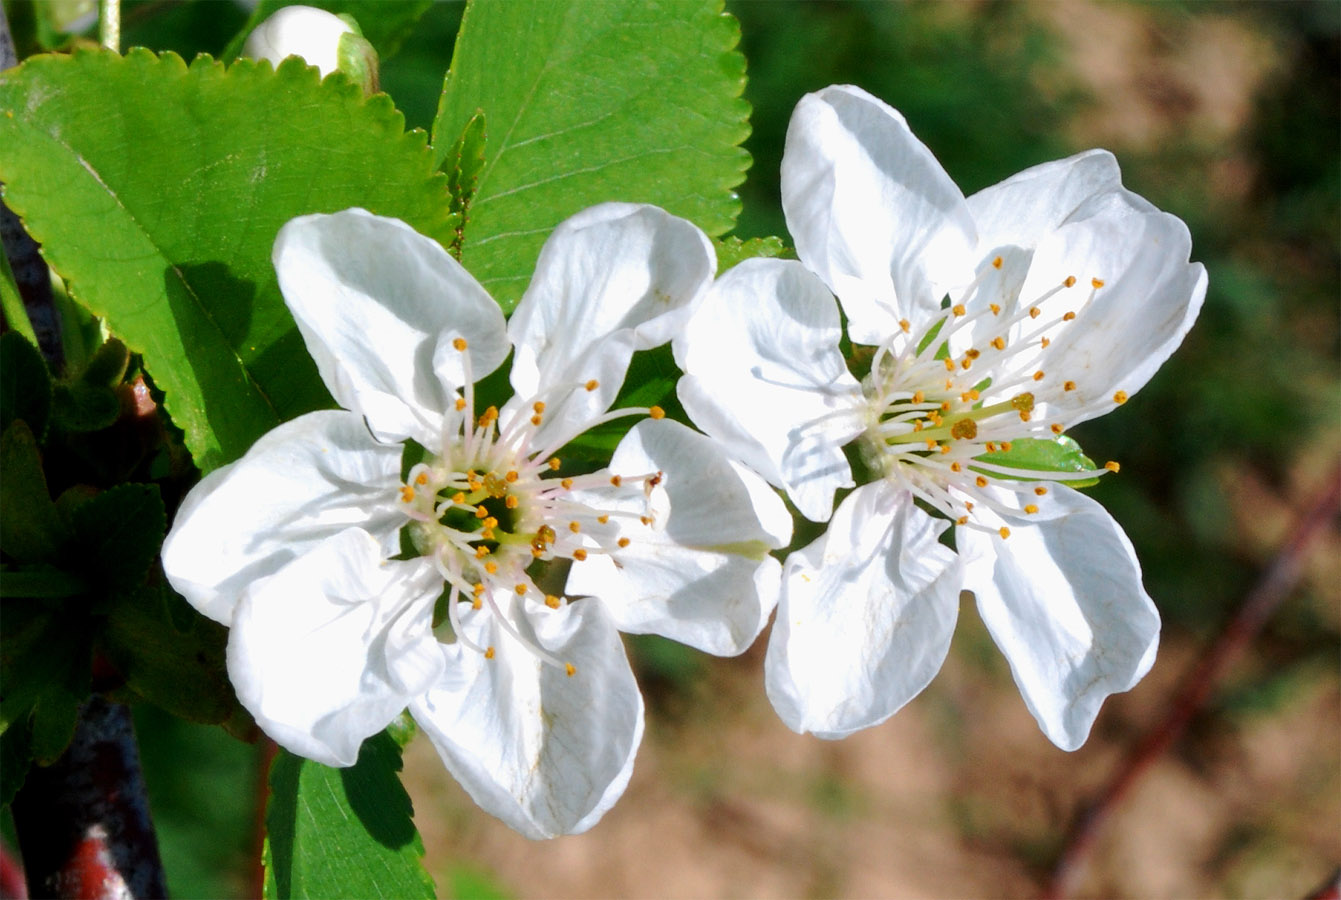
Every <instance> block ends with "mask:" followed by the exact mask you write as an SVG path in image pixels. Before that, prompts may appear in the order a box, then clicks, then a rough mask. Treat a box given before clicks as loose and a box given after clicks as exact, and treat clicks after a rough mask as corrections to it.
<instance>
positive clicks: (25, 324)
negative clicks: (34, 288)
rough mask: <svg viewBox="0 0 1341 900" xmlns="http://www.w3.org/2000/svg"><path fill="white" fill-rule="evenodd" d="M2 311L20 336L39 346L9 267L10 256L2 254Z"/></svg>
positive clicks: (0, 254) (0, 294)
mask: <svg viewBox="0 0 1341 900" xmlns="http://www.w3.org/2000/svg"><path fill="white" fill-rule="evenodd" d="M0 310H3V311H4V314H5V322H7V323H8V324H9V327H10V328H13V329H14V330H15V331H17V332H18V333H19V334H21V335H23V336H24V337H26V338H27V339H28V340H29V341H30V342H31V343H32V345H33V346H34V347H36V346H38V343H37V332H35V331H33V323H32V322H31V321H30V320H29V319H28V310H27V309H26V308H24V305H23V297H22V296H21V295H20V294H19V285H18V282H16V281H15V280H14V270H13V269H11V268H10V267H9V256H8V254H6V253H0Z"/></svg>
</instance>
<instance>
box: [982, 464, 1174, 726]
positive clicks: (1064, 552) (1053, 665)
mask: <svg viewBox="0 0 1341 900" xmlns="http://www.w3.org/2000/svg"><path fill="white" fill-rule="evenodd" d="M1048 506H1049V508H1050V509H1049V511H1048V516H1049V517H1048V518H1046V519H1044V520H1042V521H1037V522H1035V521H1034V520H1032V519H1031V518H1029V517H1023V516H1021V517H1014V516H1011V517H1006V518H1002V519H1001V522H1002V523H1003V524H1005V525H1006V526H1008V527H1009V528H1010V537H1008V538H1005V539H1002V538H1001V537H999V536H998V535H996V534H995V533H992V534H984V533H983V532H981V531H977V530H973V529H969V528H963V527H961V528H959V529H958V530H957V534H956V540H957V542H958V545H959V548H960V553H961V554H962V555H963V556H964V558H965V579H964V586H965V587H966V588H968V589H970V590H972V591H973V592H974V594H975V595H976V596H977V599H978V611H979V612H980V613H981V615H982V617H983V621H984V622H986V623H987V629H988V631H990V632H991V634H992V638H993V639H994V640H995V641H996V644H997V646H998V647H1000V648H1001V651H1002V652H1003V653H1004V654H1005V655H1006V658H1007V659H1008V660H1009V661H1010V668H1011V671H1012V672H1013V673H1014V675H1015V683H1016V685H1018V686H1019V688H1020V693H1021V694H1022V695H1023V696H1024V702H1025V704H1026V705H1028V707H1029V711H1030V712H1031V713H1033V715H1034V718H1035V719H1037V720H1038V724H1039V727H1040V728H1042V729H1043V733H1044V734H1046V735H1047V736H1048V738H1049V740H1051V741H1052V742H1053V743H1054V744H1056V745H1057V746H1058V747H1061V748H1062V749H1063V750H1074V749H1076V748H1077V747H1079V746H1080V745H1081V744H1083V743H1084V742H1085V738H1086V737H1087V736H1088V735H1089V732H1090V727H1091V726H1092V725H1093V724H1094V719H1095V717H1096V716H1097V715H1098V714H1099V707H1100V705H1101V704H1102V703H1103V701H1104V698H1106V697H1107V696H1108V695H1109V694H1114V693H1118V692H1120V691H1125V690H1129V689H1130V688H1131V687H1132V686H1133V685H1135V684H1136V682H1137V681H1139V680H1140V679H1141V677H1142V676H1144V675H1145V673H1146V672H1147V671H1148V670H1149V669H1150V666H1151V664H1152V663H1153V662H1154V660H1155V649H1156V647H1157V645H1158V642H1159V613H1158V611H1157V610H1156V609H1155V605H1154V604H1153V603H1152V602H1151V600H1150V597H1149V596H1148V595H1147V594H1146V592H1145V589H1144V588H1142V587H1141V570H1140V566H1139V564H1138V563H1137V561H1136V555H1135V553H1133V552H1132V548H1131V542H1130V541H1128V540H1127V536H1126V535H1125V534H1123V533H1122V529H1121V528H1119V527H1118V524H1117V523H1116V522H1115V521H1113V518H1112V516H1110V515H1109V514H1108V513H1107V512H1105V511H1104V509H1103V507H1102V506H1100V505H1099V504H1098V503H1096V502H1095V501H1094V500H1091V499H1090V498H1089V497H1086V496H1085V495H1083V494H1081V493H1079V492H1077V491H1073V490H1071V489H1070V488H1066V487H1062V486H1060V485H1058V486H1055V487H1053V488H1052V491H1051V492H1050V494H1049V503H1048ZM979 517H980V519H982V520H983V522H984V524H988V525H989V526H991V527H995V525H996V520H995V519H993V518H992V517H991V515H990V513H987V512H986V511H985V510H982V509H981V507H980V514H979Z"/></svg>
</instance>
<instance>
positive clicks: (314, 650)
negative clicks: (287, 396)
mask: <svg viewBox="0 0 1341 900" xmlns="http://www.w3.org/2000/svg"><path fill="white" fill-rule="evenodd" d="M274 259H275V268H276V271H277V272H278V275H279V284H280V288H281V290H282V291H283V293H284V297H285V301H286V302H287V304H288V306H289V309H290V310H291V311H292V312H293V315H294V317H295V319H296V320H297V322H298V327H299V330H300V332H301V333H302V336H303V339H304V340H305V341H306V343H307V348H308V350H309V351H310V352H311V354H312V356H313V358H314V359H315V360H316V363H317V368H318V370H319V372H320V374H321V377H322V379H323V380H324V381H325V383H326V386H327V387H328V388H329V389H330V391H331V393H332V395H333V396H334V397H335V399H336V401H337V402H338V403H339V404H340V405H341V406H342V407H344V408H343V409H340V410H333V411H326V412H315V413H310V414H308V415H305V416H301V417H299V418H297V419H294V420H293V421H291V422H288V423H285V424H283V425H280V426H279V427H277V428H275V429H274V430H273V431H271V432H270V433H269V434H267V435H265V436H264V437H262V438H261V439H260V440H259V441H258V442H257V443H256V445H255V446H253V447H252V449H251V450H250V451H248V453H247V454H246V455H245V456H244V457H243V458H242V459H240V460H238V461H237V462H235V463H232V464H231V465H228V466H225V467H223V468H221V469H218V470H216V471H214V472H211V473H210V474H209V475H208V476H206V477H205V478H204V479H203V480H202V481H201V482H200V484H199V485H198V486H197V487H196V488H195V489H194V490H193V491H192V492H191V493H190V494H189V495H188V496H187V498H186V500H185V501H184V503H183V504H182V507H181V510H180V512H179V513H178V516H177V518H176V521H175V523H174V525H173V529H172V532H171V533H170V534H169V536H168V539H167V542H166V543H165V545H164V548H163V565H164V569H165V571H166V573H167V575H168V578H169V580H170V581H171V582H172V584H173V586H174V587H176V588H177V590H179V591H180V592H181V593H182V595H183V596H185V597H186V598H187V599H188V600H189V601H190V602H191V603H192V604H193V605H194V606H195V607H196V608H197V609H199V610H200V611H201V612H203V613H205V614H206V615H209V616H211V617H212V618H214V619H216V620H218V621H220V622H222V623H224V624H226V625H229V626H230V627H231V629H232V630H231V633H230V637H229V646H228V667H229V675H230V677H231V679H232V681H233V684H234V686H235V687H236V689H237V692H238V697H239V699H240V700H241V701H242V703H243V704H244V705H245V706H246V707H247V709H248V710H250V711H251V713H252V714H253V715H254V716H255V717H256V719H257V722H258V723H259V724H260V725H261V727H262V728H263V729H264V730H265V731H266V732H267V733H268V734H270V735H271V736H272V737H273V738H275V740H276V741H278V742H279V743H280V744H282V745H283V746H285V747H286V748H288V749H289V750H291V751H293V752H294V753H298V754H301V755H303V756H306V757H309V758H311V759H315V760H317V761H319V762H323V763H326V764H328V765H336V766H345V765H350V764H352V763H353V762H354V761H355V760H356V758H357V756H358V751H359V746H360V744H361V743H362V741H363V739H364V738H366V737H367V736H369V735H371V734H374V733H376V732H377V731H379V730H381V729H382V728H384V727H385V726H386V725H387V724H388V723H389V722H390V721H391V719H392V718H394V717H395V716H396V715H398V714H399V712H400V711H401V710H402V709H404V708H405V707H406V706H408V707H409V709H410V711H411V713H412V715H413V716H414V718H415V720H416V721H417V722H418V723H419V725H420V727H421V728H422V730H423V731H425V732H426V733H427V734H428V736H429V738H430V739H432V741H433V743H434V744H435V746H436V747H437V749H438V751H439V753H440V754H441V756H442V758H443V760H444V762H445V763H446V765H447V767H448V769H449V770H450V771H451V772H452V773H453V774H454V775H455V776H456V778H457V779H458V780H459V781H460V782H461V783H462V784H463V785H464V786H465V787H466V789H467V790H468V791H469V792H470V794H471V795H472V796H473V797H474V798H475V800H476V801H477V802H478V803H479V804H480V805H481V806H483V807H484V808H485V809H486V810H488V811H489V812H491V813H493V814H495V815H497V816H498V817H500V818H501V819H503V820H504V821H505V822H507V823H508V824H509V825H511V826H512V827H513V828H515V829H517V830H518V831H520V832H522V833H523V834H526V835H528V836H531V837H549V836H553V835H556V834H562V833H574V832H579V831H583V830H585V829H587V828H589V827H591V826H592V825H593V824H595V822H596V821H597V820H598V819H599V818H600V816H601V815H602V814H603V813H604V811H605V810H606V809H608V808H609V807H610V805H611V804H612V803H613V802H614V801H615V799H616V798H617V797H618V796H619V795H620V793H621V792H622V791H623V789H624V786H625V784H626V783H627V781H628V777H629V774H630V772H631V770H632V765H633V756H634V752H635V751H636V749H637V746H638V742H639V740H640V737H641V734H642V713H643V706H642V699H641V697H640V695H639V693H638V688H637V685H636V683H635V681H634V678H633V674H632V672H631V670H630V668H629V664H628V661H627V659H626V658H625V655H624V650H623V645H622V644H621V642H620V638H619V635H618V631H619V630H624V631H630V632H648V633H656V634H661V635H664V636H667V637H670V638H673V639H675V640H679V641H683V642H684V643H687V644H690V645H693V646H695V647H698V648H700V649H703V650H706V651H708V652H712V653H718V654H732V653H739V652H741V651H742V650H744V649H745V648H746V647H747V646H749V644H750V643H751V642H752V641H753V639H754V638H755V637H756V636H757V635H758V633H759V631H760V630H761V629H762V627H763V625H764V623H765V622H766V621H767V618H768V615H769V613H770V612H771V611H772V607H773V605H774V603H775V602H776V597H777V591H778V584H779V579H780V575H781V566H780V565H779V564H778V562H777V561H776V560H774V559H772V558H771V557H769V556H768V551H769V550H770V549H771V548H776V547H780V546H785V545H786V543H787V541H788V540H789V539H790V534H791V521H790V519H789V518H788V516H787V513H786V510H785V508H784V507H783V505H782V501H781V500H780V499H779V498H778V496H777V495H776V494H775V493H774V492H773V491H772V489H771V488H769V487H768V485H767V484H765V483H764V482H763V481H762V480H761V479H759V478H758V477H757V476H755V475H753V473H750V472H748V471H747V470H745V469H744V468H743V467H742V466H740V465H739V464H736V463H733V462H730V461H729V460H728V459H727V458H726V457H725V456H724V454H723V453H722V451H721V450H719V449H718V448H717V447H716V446H715V445H714V444H713V442H712V441H710V440H709V439H708V438H706V437H704V436H703V435H700V434H698V433H696V432H694V431H692V430H690V429H688V428H686V427H685V426H683V425H680V424H678V423H675V422H672V421H670V420H666V419H661V415H662V414H661V411H660V410H659V409H657V408H656V407H651V408H643V409H620V410H616V411H614V412H607V410H609V407H610V406H611V404H612V403H613V401H614V399H615V396H616V394H617V392H618V391H619V388H620V384H621V383H622V381H623V379H624V374H625V370H626V368H627V366H628V364H629V362H630V359H631V357H632V354H633V353H634V351H636V350H643V349H648V348H651V347H654V346H656V345H658V344H662V343H664V342H665V341H667V340H668V339H669V338H670V336H671V335H672V334H673V333H674V332H675V331H677V330H678V329H680V328H681V327H682V326H683V323H684V321H685V319H686V318H687V317H688V315H689V314H690V313H691V311H692V309H693V308H694V306H695V305H696V304H697V303H698V302H699V301H700V300H701V299H702V296H703V293H704V291H705V290H706V288H707V286H708V284H709V282H710V280H711V277H712V273H713V270H714V267H715V260H714V256H713V252H712V247H711V244H710V243H709V242H708V240H707V238H706V237H705V236H704V235H703V234H702V232H700V231H699V230H698V229H697V228H695V227H694V226H693V225H691V224H690V223H688V222H686V221H684V220H682V219H677V218H674V217H672V216H670V215H668V214H667V213H665V212H663V211H661V210H659V209H656V208H655V207H650V206H632V205H626V204H605V205H602V206H598V207H593V208H592V209H589V210H586V211H585V212H582V213H580V214H578V215H576V216H574V217H573V218H571V219H569V220H568V221H566V222H564V223H563V224H561V225H560V226H559V227H558V228H557V229H556V230H555V232H554V233H553V235H551V237H550V239H549V240H548V242H547V243H546V244H545V246H544V248H543V250H542V252H541V255H540V259H539V262H538V264H537V271H536V274H535V278H534V280H533V281H532V283H531V285H530V287H529V289H528V290H527V292H526V294H525V296H524V297H523V298H522V300H521V303H520V304H519V305H518V307H517V310H516V312H515V314H514V315H513V317H512V320H511V322H510V323H509V324H508V325H506V326H505V325H504V321H503V316H502V313H501V312H500V311H499V307H498V306H497V305H496V304H495V303H494V302H493V300H491V299H490V298H489V296H488V294H487V293H485V291H484V289H483V288H482V287H480V285H479V284H478V283H477V282H476V281H475V280H474V279H473V278H472V277H471V276H470V275H469V274H468V273H467V272H466V271H465V270H464V269H463V268H462V267H461V266H460V265H459V264H458V263H457V262H456V261H455V260H453V259H452V258H451V257H450V256H449V255H448V254H447V253H446V251H444V250H443V249H442V248H441V247H440V246H439V245H438V244H437V243H435V242H434V241H432V240H430V239H428V238H426V237H423V236H422V235H419V234H417V233H416V232H414V231H413V230H412V229H410V227H409V226H407V225H405V224H404V223H403V222H399V221H396V220H393V219H385V218H379V217H377V216H374V215H372V214H370V213H367V212H365V211H363V210H347V211H345V212H342V213H337V214H335V215H314V216H306V217H303V218H300V219H295V220H293V221H292V222H290V223H288V224H287V225H285V226H284V228H283V229H282V230H281V232H280V234H279V238H278V240H277V241H276V244H275V253H274ZM509 352H512V353H513V354H514V357H513V363H512V369H511V375H510V379H511V386H512V389H513V391H514V395H513V397H512V399H510V400H508V401H507V402H506V403H505V404H504V405H503V406H502V408H501V409H499V408H496V407H494V406H484V408H483V409H481V408H480V407H481V406H483V405H484V401H483V400H482V399H481V397H480V391H481V390H484V389H485V388H483V387H480V386H477V383H478V382H480V380H481V379H482V378H483V376H485V375H488V374H489V373H490V372H492V371H493V370H494V369H496V368H497V367H498V366H499V365H500V364H501V363H502V362H503V361H504V359H505V358H506V357H507V356H508V354H509ZM493 381H494V382H495V384H494V387H493V388H492V389H493V390H495V391H497V390H500V389H501V385H499V384H497V383H496V382H497V379H494V380H493ZM627 415H642V416H648V415H650V416H651V418H650V419H645V420H644V421H641V422H639V423H638V424H636V425H634V426H633V428H632V430H630V431H629V432H628V434H627V435H626V436H625V438H624V439H623V440H622V441H621V442H620V444H619V446H618V447H617V448H616V450H615V452H614V455H613V458H612V459H611V460H610V464H609V466H608V467H607V468H604V469H601V470H599V471H595V472H586V473H583V472H582V471H581V467H580V466H578V467H577V468H576V470H575V471H573V472H572V473H571V474H570V469H572V468H573V466H572V465H571V463H570V464H569V465H565V463H564V462H561V461H560V460H561V457H559V456H556V454H557V453H558V452H559V451H560V449H561V448H563V447H564V446H565V445H567V444H568V443H569V442H570V441H571V440H572V439H573V438H574V437H576V436H577V435H579V434H581V433H582V432H584V431H586V430H587V429H589V428H591V427H592V426H594V425H596V424H599V423H602V422H605V421H608V420H611V419H614V418H618V417H620V416H627ZM407 439H410V440H412V441H413V442H416V443H417V444H418V445H420V446H421V447H422V448H424V450H425V451H426V453H425V455H424V456H423V458H422V460H418V461H414V464H413V465H412V466H411V465H409V463H410V462H411V461H413V460H412V459H409V458H407V459H406V460H405V462H404V465H405V468H404V469H403V457H402V450H403V447H402V444H401V443H400V442H402V441H405V440H407ZM402 471H405V472H406V475H405V477H404V478H402ZM567 565H571V571H570V572H569V574H568V576H567V593H568V594H569V595H570V596H573V597H578V596H589V597H591V598H593V599H579V600H577V601H576V602H569V600H568V599H566V598H565V597H564V596H562V593H563V591H562V590H561V588H560V587H555V585H559V586H562V585H563V568H562V567H563V566H567ZM542 570H547V571H546V574H543V575H542ZM538 580H539V583H537V582H538ZM542 585H546V586H547V587H542ZM435 607H436V612H435ZM435 617H436V618H437V619H439V620H441V621H439V622H436V623H435V621H434V619H435ZM448 626H450V632H451V635H450V636H448V635H444V638H445V640H443V641H440V640H439V638H438V637H437V636H436V635H435V633H434V628H435V627H437V628H439V629H440V630H441V629H445V628H447V627H448Z"/></svg>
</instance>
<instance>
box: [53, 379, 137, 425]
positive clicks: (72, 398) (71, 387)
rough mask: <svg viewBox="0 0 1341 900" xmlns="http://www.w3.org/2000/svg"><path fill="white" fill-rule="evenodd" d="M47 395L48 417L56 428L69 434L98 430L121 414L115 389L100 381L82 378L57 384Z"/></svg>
mask: <svg viewBox="0 0 1341 900" xmlns="http://www.w3.org/2000/svg"><path fill="white" fill-rule="evenodd" d="M51 399H52V403H51V421H52V425H53V426H54V427H55V428H56V429H57V430H58V431H65V432H70V433H72V434H84V433H86V432H90V431H101V430H102V429H104V428H108V427H110V426H111V425H113V424H115V423H116V420H117V419H118V418H120V416H121V401H120V400H119V399H118V398H117V396H116V391H114V390H112V389H111V388H109V387H107V386H106V385H102V384H89V383H87V382H85V381H76V382H74V383H73V384H57V385H56V387H55V389H54V390H53V391H52V397H51Z"/></svg>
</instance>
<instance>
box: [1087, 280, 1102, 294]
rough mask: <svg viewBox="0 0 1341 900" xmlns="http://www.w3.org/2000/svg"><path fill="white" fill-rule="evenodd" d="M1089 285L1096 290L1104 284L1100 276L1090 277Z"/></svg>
mask: <svg viewBox="0 0 1341 900" xmlns="http://www.w3.org/2000/svg"><path fill="white" fill-rule="evenodd" d="M1090 285H1091V286H1092V287H1093V288H1094V289H1095V290H1096V291H1097V290H1098V289H1099V288H1101V287H1103V286H1104V280H1103V279H1102V278H1091V279H1090Z"/></svg>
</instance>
